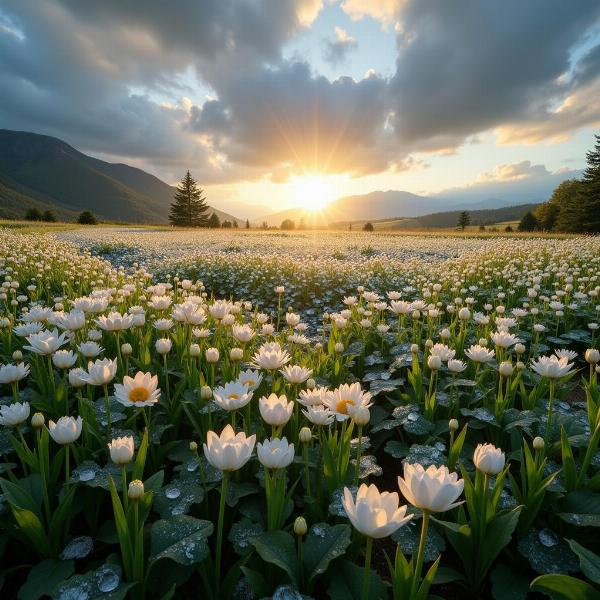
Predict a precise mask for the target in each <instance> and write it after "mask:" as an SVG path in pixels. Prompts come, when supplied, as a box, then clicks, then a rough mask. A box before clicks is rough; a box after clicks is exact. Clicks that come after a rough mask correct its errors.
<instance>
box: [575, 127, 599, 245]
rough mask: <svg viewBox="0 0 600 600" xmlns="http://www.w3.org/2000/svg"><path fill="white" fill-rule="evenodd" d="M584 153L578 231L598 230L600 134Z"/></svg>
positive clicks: (579, 196) (579, 195)
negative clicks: (592, 145) (585, 165)
mask: <svg viewBox="0 0 600 600" xmlns="http://www.w3.org/2000/svg"><path fill="white" fill-rule="evenodd" d="M595 137H596V144H595V146H594V148H593V150H590V151H589V152H588V153H587V154H586V159H587V167H586V169H585V171H584V172H583V177H582V179H581V188H580V190H579V194H578V207H577V208H578V210H577V213H578V217H579V222H578V228H577V230H578V231H587V232H590V233H592V232H594V233H595V232H600V135H598V134H596V136H595Z"/></svg>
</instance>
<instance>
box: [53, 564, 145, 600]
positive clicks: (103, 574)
mask: <svg viewBox="0 0 600 600" xmlns="http://www.w3.org/2000/svg"><path fill="white" fill-rule="evenodd" d="M135 585H136V584H135V583H124V582H123V581H122V578H121V568H120V567H119V566H118V565H115V564H111V563H105V564H103V565H101V566H100V567H98V568H97V569H96V570H95V571H88V572H87V573H85V574H84V575H73V577H71V578H69V579H67V580H66V581H64V582H63V583H61V584H59V585H58V586H56V587H55V588H54V593H53V594H52V598H53V600H62V599H63V598H81V597H83V596H82V595H81V593H82V590H85V592H86V595H85V598H87V600H123V599H124V598H125V596H126V595H127V592H128V591H129V590H130V589H131V588H132V587H133V586H135Z"/></svg>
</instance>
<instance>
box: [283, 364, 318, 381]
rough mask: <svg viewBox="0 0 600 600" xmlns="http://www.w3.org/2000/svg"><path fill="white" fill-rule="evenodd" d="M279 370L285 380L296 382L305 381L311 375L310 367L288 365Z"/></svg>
mask: <svg viewBox="0 0 600 600" xmlns="http://www.w3.org/2000/svg"><path fill="white" fill-rule="evenodd" d="M279 372H280V373H281V374H282V375H283V376H284V377H285V379H286V380H287V381H289V382H290V383H296V384H298V383H303V382H305V381H306V380H307V379H308V378H309V377H310V376H311V375H312V369H308V368H306V367H300V366H298V365H293V366H292V365H288V366H287V367H284V368H283V369H281V370H280V371H279Z"/></svg>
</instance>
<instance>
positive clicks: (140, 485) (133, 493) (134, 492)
mask: <svg viewBox="0 0 600 600" xmlns="http://www.w3.org/2000/svg"><path fill="white" fill-rule="evenodd" d="M127 495H128V496H129V499H130V500H139V499H140V498H141V497H142V496H143V495H144V482H143V481H140V480H139V479H134V480H133V481H132V482H131V483H130V484H129V489H128V490H127Z"/></svg>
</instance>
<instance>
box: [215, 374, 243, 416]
mask: <svg viewBox="0 0 600 600" xmlns="http://www.w3.org/2000/svg"><path fill="white" fill-rule="evenodd" d="M213 396H214V399H215V402H216V403H217V404H218V405H219V406H220V407H221V408H222V409H224V410H227V411H232V410H238V409H240V408H243V407H244V406H246V404H248V402H250V400H252V392H250V391H248V387H247V386H246V385H244V384H242V383H240V382H239V381H230V382H228V383H226V384H225V385H224V386H220V387H217V388H215V389H214V390H213Z"/></svg>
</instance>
